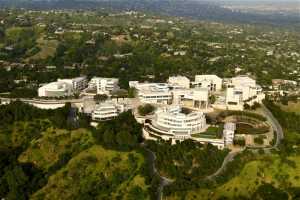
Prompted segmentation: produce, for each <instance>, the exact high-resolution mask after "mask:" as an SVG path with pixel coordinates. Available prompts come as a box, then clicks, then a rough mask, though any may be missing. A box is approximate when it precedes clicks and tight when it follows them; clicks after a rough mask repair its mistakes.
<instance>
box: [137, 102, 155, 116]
mask: <svg viewBox="0 0 300 200" xmlns="http://www.w3.org/2000/svg"><path fill="white" fill-rule="evenodd" d="M154 109H155V108H154V106H152V105H151V104H146V105H144V106H139V107H138V112H139V114H140V115H142V116H146V115H148V114H150V113H152V112H153V111H154Z"/></svg>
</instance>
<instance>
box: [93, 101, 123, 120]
mask: <svg viewBox="0 0 300 200" xmlns="http://www.w3.org/2000/svg"><path fill="white" fill-rule="evenodd" d="M121 112H124V105H121V104H115V103H113V102H111V101H106V102H102V103H100V104H98V105H96V107H95V109H94V110H93V112H92V119H93V120H95V121H105V120H111V119H113V118H115V117H117V116H118V115H119V114H120V113H121Z"/></svg>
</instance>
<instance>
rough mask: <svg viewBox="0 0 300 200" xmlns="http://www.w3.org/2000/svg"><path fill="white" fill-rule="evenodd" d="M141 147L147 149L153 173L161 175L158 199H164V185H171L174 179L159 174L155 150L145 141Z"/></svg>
mask: <svg viewBox="0 0 300 200" xmlns="http://www.w3.org/2000/svg"><path fill="white" fill-rule="evenodd" d="M141 147H142V148H144V149H145V151H147V152H148V154H149V157H150V163H151V171H152V173H153V174H155V175H157V176H159V178H160V184H159V187H158V188H157V200H162V197H163V190H164V187H165V186H167V185H170V184H171V183H172V182H173V180H171V179H168V178H167V177H164V176H161V175H160V174H159V172H158V170H157V168H156V166H155V160H156V155H155V153H154V152H153V151H151V150H150V149H148V148H147V147H146V144H145V143H144V142H143V143H141Z"/></svg>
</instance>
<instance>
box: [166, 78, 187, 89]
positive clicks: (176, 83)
mask: <svg viewBox="0 0 300 200" xmlns="http://www.w3.org/2000/svg"><path fill="white" fill-rule="evenodd" d="M168 83H169V84H170V86H172V87H173V88H187V89H188V88H190V84H191V82H190V79H188V78H187V77H185V76H171V77H169V79H168Z"/></svg>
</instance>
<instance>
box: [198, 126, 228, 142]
mask: <svg viewBox="0 0 300 200" xmlns="http://www.w3.org/2000/svg"><path fill="white" fill-rule="evenodd" d="M222 130H223V126H217V127H213V126H210V127H208V129H207V130H206V131H205V132H203V133H196V134H192V137H196V138H210V139H217V138H220V133H221V131H222Z"/></svg>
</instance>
